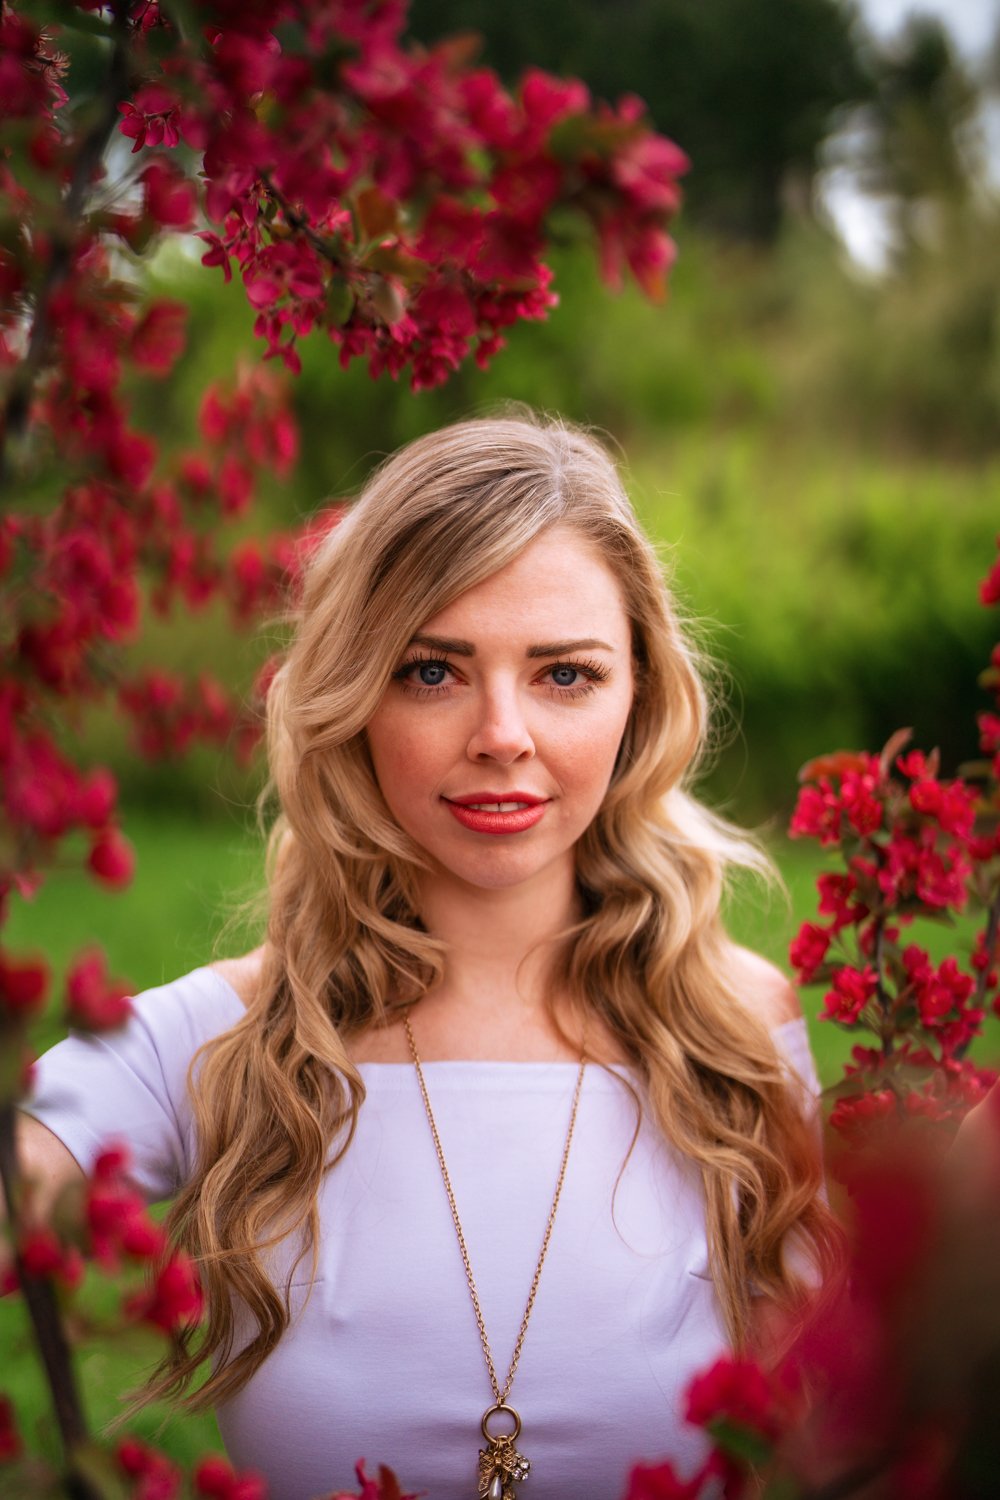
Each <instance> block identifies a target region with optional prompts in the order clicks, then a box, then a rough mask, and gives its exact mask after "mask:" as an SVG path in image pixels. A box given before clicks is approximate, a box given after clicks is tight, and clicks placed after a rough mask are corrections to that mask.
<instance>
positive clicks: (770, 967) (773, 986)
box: [735, 947, 802, 1030]
mask: <svg viewBox="0 0 1000 1500" xmlns="http://www.w3.org/2000/svg"><path fill="white" fill-rule="evenodd" d="M735 952H736V958H737V972H736V981H737V983H738V984H739V985H740V988H741V990H742V993H743V998H744V1000H745V1001H746V1006H747V1009H748V1010H751V1011H753V1013H754V1015H756V1016H759V1017H760V1019H761V1020H762V1021H763V1022H764V1024H765V1026H767V1027H768V1028H769V1029H771V1030H773V1028H774V1027H775V1026H781V1025H782V1024H783V1023H784V1022H785V1021H797V1020H800V1019H801V1017H802V1003H801V1001H800V999H799V994H798V991H797V990H796V988H795V986H794V985H793V984H792V982H791V980H790V979H788V978H786V976H785V975H784V974H782V972H781V970H780V969H779V968H778V966H777V964H773V963H771V961H770V959H767V958H764V957H763V955H762V954H760V953H754V952H753V950H752V949H750V948H740V947H737V948H736V950H735Z"/></svg>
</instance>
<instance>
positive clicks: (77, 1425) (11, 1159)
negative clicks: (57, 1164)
mask: <svg viewBox="0 0 1000 1500" xmlns="http://www.w3.org/2000/svg"><path fill="white" fill-rule="evenodd" d="M0 1182H2V1184H3V1195H4V1198H5V1199H6V1202H7V1216H8V1221H9V1223H10V1228H11V1235H12V1238H13V1242H14V1264H15V1266H16V1268H17V1278H18V1284H19V1286H20V1289H21V1293H22V1295H23V1297H24V1301H25V1306H26V1307H27V1309H28V1316H29V1318H30V1319H31V1326H32V1328H33V1330H34V1335H35V1343H36V1344H37V1346H38V1352H39V1354H40V1355H41V1360H42V1365H43V1367H44V1369H45V1378H46V1380H47V1381H48V1385H49V1390H50V1391H51V1393H52V1406H53V1409H54V1411H55V1415H56V1422H57V1424H58V1427H59V1435H60V1437H61V1438H62V1445H63V1451H64V1454H65V1458H66V1466H67V1472H66V1489H67V1493H68V1495H69V1496H70V1500H102V1496H101V1492H100V1490H98V1489H96V1488H95V1487H94V1485H93V1483H92V1482H91V1480H89V1479H88V1478H87V1477H86V1475H84V1474H81V1473H80V1472H79V1470H78V1469H77V1468H76V1466H75V1462H74V1452H75V1450H76V1449H77V1448H79V1447H80V1446H81V1445H82V1444H83V1443H85V1442H86V1441H87V1437H88V1433H87V1424H86V1420H85V1418H84V1415H83V1407H82V1405H81V1403H80V1393H79V1391H78V1390H77V1385H76V1375H75V1372H74V1369H73V1356H72V1352H71V1350H70V1347H69V1344H68V1342H67V1339H66V1330H65V1328H64V1327H63V1321H62V1315H61V1314H60V1311H59V1303H58V1302H57V1300H56V1295H55V1290H54V1288H53V1286H52V1282H51V1280H50V1279H49V1278H48V1277H47V1276H32V1275H31V1274H30V1273H29V1272H28V1271H27V1270H26V1268H25V1265H24V1258H23V1256H22V1254H21V1250H20V1247H19V1243H18V1241H19V1234H18V1230H19V1227H20V1226H19V1217H20V1205H19V1202H18V1186H19V1172H18V1165H17V1147H16V1142H15V1109H14V1105H13V1104H12V1103H11V1102H10V1101H5V1102H4V1103H2V1104H0Z"/></svg>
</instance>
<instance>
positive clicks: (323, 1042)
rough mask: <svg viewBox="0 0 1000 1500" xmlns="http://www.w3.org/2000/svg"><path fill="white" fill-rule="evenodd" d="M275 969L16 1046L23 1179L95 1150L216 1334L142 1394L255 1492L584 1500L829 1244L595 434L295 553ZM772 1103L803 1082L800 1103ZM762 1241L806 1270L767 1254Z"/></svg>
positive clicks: (664, 603)
mask: <svg viewBox="0 0 1000 1500" xmlns="http://www.w3.org/2000/svg"><path fill="white" fill-rule="evenodd" d="M268 713H269V753H270V766H271V775H272V781H273V786H274V790H275V793H276V796H277V799H278V803H279V805H280V816H279V818H278V821H277V825H276V827H275V830H274V836H273V843H272V861H271V877H270V893H269V903H270V904H269V920H268V926H267V935H266V941H265V943H264V944H263V946H262V947H261V948H260V949H259V950H257V951H256V952H255V953H252V954H248V955H247V956H245V957H244V958H241V959H237V960H232V961H227V962H221V963H216V964H214V965H210V966H208V967H206V968H203V969H199V970H197V971H196V972H195V973H193V974H190V975H188V976H186V977H184V978H182V979H180V980H177V981H175V982H174V983H171V984H167V985H164V986H163V987H161V988H159V989H157V990H153V991H150V992H148V993H147V994H145V995H143V996H140V997H139V998H138V1000H137V1001H136V1003H135V1015H134V1018H133V1019H132V1020H130V1022H129V1023H128V1025H127V1026H126V1027H125V1028H124V1029H123V1030H122V1031H121V1032H119V1033H116V1034H113V1035H109V1036H107V1037H105V1038H102V1039H101V1040H100V1041H99V1042H92V1041H87V1040H81V1039H70V1040H69V1041H67V1042H64V1043H62V1044H61V1045H60V1046H58V1047H56V1048H55V1049H54V1050H53V1051H52V1052H51V1053H50V1054H48V1055H47V1057H46V1058H45V1059H43V1061H42V1064H41V1067H40V1076H39V1081H38V1089H37V1094H36V1096H35V1097H34V1098H33V1099H32V1101H31V1102H30V1104H29V1106H28V1108H29V1109H30V1111H31V1113H32V1114H33V1116H34V1117H35V1118H34V1119H33V1120H29V1121H27V1122H26V1127H25V1132H24V1150H25V1154H26V1156H27V1158H28V1161H29V1164H30V1165H35V1166H41V1167H42V1168H43V1169H44V1170H45V1171H46V1173H47V1175H48V1178H49V1181H50V1184H51V1185H52V1186H53V1187H54V1186H55V1185H57V1184H58V1183H59V1182H60V1181H64V1180H66V1179H68V1178H70V1177H71V1176H72V1175H73V1174H74V1173H77V1172H79V1171H81V1170H84V1171H86V1170H87V1168H88V1167H89V1165H90V1163H91V1161H92V1160H93V1158H94V1155H95V1153H96V1151H97V1149H98V1147H99V1145H100V1144H101V1142H102V1141H103V1140H104V1139H105V1138H107V1137H109V1136H113V1137H117V1138H121V1137H124V1138H125V1140H127V1141H128V1143H129V1145H130V1147H131V1149H132V1153H133V1157H134V1173H135V1179H136V1181H137V1182H138V1184H139V1185H140V1186H141V1187H142V1188H143V1190H144V1191H145V1192H146V1193H148V1195H149V1196H150V1197H151V1198H157V1199H158V1198H164V1197H172V1198H173V1200H174V1201H173V1206H172V1209H171V1216H170V1225H171V1228H172V1232H173V1235H174V1237H175V1238H176V1239H177V1240H178V1241H179V1242H180V1243H181V1244H183V1245H184V1246H186V1247H187V1248H188V1250H189V1251H190V1252H191V1253H192V1254H193V1255H194V1256H195V1257H196V1258H197V1260H198V1262H199V1265H200V1268H201V1274H202V1278H203V1283H204V1286H205V1289H206V1291H207V1295H208V1305H209V1309H210V1316H209V1320H208V1324H207V1329H206V1331H205V1333H204V1336H203V1338H202V1339H201V1341H200V1342H198V1343H197V1344H196V1345H193V1346H191V1347H187V1348H180V1349H178V1350H177V1351H176V1352H175V1354H174V1355H173V1357H172V1358H171V1360H170V1361H169V1362H168V1364H167V1367H166V1368H165V1369H164V1370H163V1371H161V1372H160V1373H159V1375H158V1376H157V1377H156V1378H155V1379H154V1380H153V1382H152V1383H151V1390H152V1391H154V1392H159V1393H162V1392H164V1391H167V1392H172V1393H174V1394H177V1393H180V1392H182V1391H184V1390H185V1389H186V1387H187V1386H188V1384H189V1382H190V1380H191V1377H192V1375H193V1374H194V1371H195V1369H196V1366H197V1365H198V1364H199V1362H200V1360H201V1359H203V1358H204V1357H205V1356H206V1355H207V1356H210V1358H211V1360H212V1374H211V1376H210V1377H209V1379H208V1380H207V1381H206V1382H205V1384H204V1385H202V1387H201V1388H200V1389H199V1390H198V1391H197V1392H196V1394H195V1395H194V1396H193V1397H191V1396H189V1397H188V1399H189V1401H190V1402H191V1404H192V1405H195V1406H198V1407H205V1406H208V1405H214V1406H216V1407H217V1408H218V1416H219V1422H220V1426H221V1429H222V1433H223V1436H224V1439H225V1441H226V1444H227V1446H228V1448H229V1450H230V1453H231V1456H232V1457H233V1459H234V1460H235V1461H237V1462H238V1463H239V1464H240V1465H244V1466H253V1467H255V1468H257V1469H259V1470H261V1471H262V1472H263V1473H264V1474H265V1475H266V1476H267V1478H268V1480H269V1481H270V1485H271V1494H272V1495H273V1496H274V1497H275V1500H308V1497H310V1496H318V1495H323V1494H327V1493H329V1492H330V1491H331V1489H336V1488H338V1487H342V1486H345V1487H346V1486H348V1485H349V1484H350V1483H351V1482H352V1475H353V1466H354V1463H355V1460H356V1459H358V1458H359V1457H362V1456H363V1457H365V1458H367V1459H368V1461H369V1462H370V1463H377V1462H382V1463H387V1464H390V1465H392V1466H393V1467H394V1468H395V1469H396V1470H397V1472H398V1474H399V1475H400V1477H401V1479H403V1480H404V1482H405V1483H406V1485H408V1486H409V1487H411V1488H414V1489H423V1490H426V1491H427V1492H428V1494H429V1495H430V1496H431V1497H432V1500H459V1497H461V1500H468V1497H470V1496H472V1495H474V1494H476V1493H477V1492H478V1493H479V1494H480V1495H483V1496H489V1497H494V1500H495V1497H499V1496H505V1497H510V1496H511V1495H514V1494H518V1493H520V1485H521V1483H522V1481H523V1482H525V1483H527V1485H528V1490H527V1493H528V1494H529V1495H531V1496H532V1497H533V1500H557V1497H568V1496H583V1495H586V1496H593V1497H600V1500H614V1497H616V1496H618V1495H619V1494H621V1493H622V1490H623V1487H624V1482H625V1476H626V1473H627V1471H628V1468H629V1466H630V1464H632V1463H633V1462H634V1461H636V1460H639V1459H641V1458H653V1457H656V1456H662V1455H666V1454H669V1455H671V1456H672V1457H673V1458H674V1459H675V1460H676V1461H677V1462H678V1464H679V1465H681V1466H682V1467H692V1466H694V1465H695V1464H696V1463H697V1461H698V1459H699V1458H700V1456H701V1451H702V1449H701V1438H700V1435H699V1434H698V1433H696V1432H694V1431H693V1430H690V1429H688V1428H687V1427H686V1425H685V1423H684V1421H683V1401H682V1394H683V1391H684V1388H685V1386H686V1384H687V1382H688V1380H689V1378H690V1377H691V1376H692V1375H693V1374H694V1373H695V1372H696V1371H697V1370H698V1369H700V1368H701V1367H703V1366H704V1365H706V1364H707V1363H708V1362H710V1361H711V1360H712V1359H714V1358H715V1357H717V1356H718V1354H719V1353H720V1352H721V1351H722V1350H723V1349H725V1348H726V1347H733V1346H736V1347H740V1346H742V1345H744V1344H745V1343H746V1341H747V1339H748V1337H749V1335H750V1332H751V1330H752V1326H753V1324H754V1320H755V1316H756V1314H757V1311H758V1310H761V1309H765V1310H766V1309H767V1308H769V1307H774V1306H781V1305H786V1304H789V1303H792V1302H794V1301H795V1299H796V1298H797V1297H798V1295H799V1294H800V1291H801V1287H800V1284H799V1274H800V1273H803V1272H804V1273H805V1275H806V1279H808V1278H809V1277H811V1276H815V1275H816V1274H817V1273H818V1274H820V1275H822V1274H823V1269H824V1267H825V1266H827V1265H828V1264H829V1262H830V1259H831V1255H832V1250H833V1246H834V1235H833V1231H832V1228H831V1225H830V1221H829V1219H828V1216H827V1213H826V1210H825V1209H824V1207H823V1203H822V1200H821V1198H820V1196H819V1194H820V1181H821V1171H820V1163H819V1161H818V1158H817V1150H816V1146H815V1134H814V1131H813V1129H812V1125H811V1122H810V1120H809V1119H808V1118H807V1116H808V1109H807V1108H806V1107H805V1105H804V1102H803V1100H804V1091H803V1089H802V1087H801V1080H802V1079H803V1078H804V1079H805V1080H806V1082H807V1083H808V1082H809V1081H811V1079H812V1077H813V1073H812V1065H811V1061H810V1058H809V1052H808V1047H807V1044H806V1040H805V1030H804V1022H803V1020H802V1018H801V1014H800V1011H799V1008H798V1004H797V1001H796V998H795V996H794V994H793V992H792V991H791V989H790V988H789V986H788V984H787V982H786V981H785V980H784V979H783V978H782V976H781V975H780V974H779V973H778V972H777V970H775V969H774V968H773V967H772V966H771V965H770V964H769V963H767V962H766V961H765V960H763V959H761V958H760V957H757V956H755V955H753V954H751V953H749V952H747V951H745V950H742V949H741V948H739V947H737V946H736V945H735V944H734V943H733V942H732V940H731V939H730V938H729V937H728V936H727V935H726V932H725V930H724V928H723V925H722V922H721V920H720V914H719V902H720V896H721V893H722V889H723V880H724V877H725V874H726V871H727V868H729V867H730V866H733V865H744V866H745V865H751V866H753V865H757V864H759V863H760V857H759V855H758V854H757V853H756V851H755V850H754V849H753V847H752V846H751V845H750V844H749V843H748V842H747V841H746V840H745V839H744V838H743V837H742V836H741V835H740V834H739V833H737V832H736V831H735V830H734V829H732V828H730V827H728V826H727V825H725V824H724V823H723V822H721V821H720V820H719V819H718V818H717V817H715V816H713V815H712V814H711V813H709V812H708V811H706V809H705V808H704V807H702V806H701V805H700V804H699V803H698V802H697V801H696V800H694V798H693V797H692V795H691V794H690V792H689V791H688V790H685V786H686V784H687V783H688V782H689V781H690V778H691V776H692V773H693V771H694V769H695V767H696V765H697V762H698V756H699V752H700V750H701V748H702V746H703V744H704V740H705V734H706V700H705V693H704V690H703V687H702V683H701V681H700V680H699V676H698V673H697V671H696V668H695V665H694V662H693V658H692V652H691V649H690V647H689V645H688V644H687V642H686V640H685V637H684V634H683V632H682V630H681V628H680V626H679V624H678V621H677V618H676V614H675V611H674V608H673V606H672V602H671V599H670V596H669V594H668V592H667V591H666V589H665V586H664V583H663V580H662V577H661V573H660V570H659V567H658V565H657V561H656V557H655V554H654V552H653V549H652V548H651V546H650V544H649V542H648V540H647V539H646V538H645V536H644V535H643V534H642V532H641V530H640V529H639V526H638V524H637V522H636V520H635V517H634V515H633V512H632V510H631V508H630V505H629V503H628V500H627V498H626V496H625V493H624V491H623V488H622V485H621V482H620V480H619V477H618V475H617V473H616V470H615V467H614V465H613V463H612V462H611V460H610V458H609V457H608V455H607V453H606V452H605V450H604V449H603V448H602V447H601V446H600V445H599V444H598V443H597V442H596V441H594V440H593V438H591V437H590V436H588V435H587V434H585V433H584V432H582V431H579V430H577V429H575V428H572V427H569V426H567V425H566V424H564V423H561V422H558V421H552V422H550V421H542V420H534V419H528V418H524V417H521V416H516V417H503V418H499V419H489V420H477V421H470V422H464V423H460V424H458V425H456V426H453V427H449V428H446V429H444V430H443V431H440V432H437V433H435V434H433V435H431V436H428V437H424V438H421V439H419V440H418V441H417V442H414V443H412V444H410V445H409V446H408V447H407V448H404V449H403V450H402V451H401V452H400V453H398V454H396V455H395V456H394V457H392V458H391V459H389V460H388V461H387V462H386V463H385V464H384V465H383V466H382V467H381V468H380V469H379V470H378V471H377V472H376V473H375V475H374V476H373V478H372V479H371V480H370V481H369V483H368V485H367V487H366V489H365V491H364V493H363V494H362V496H361V498H360V499H359V500H358V501H357V503H356V504H355V506H354V507H353V510H352V511H351V513H350V515H349V517H348V518H347V519H346V520H345V521H343V522H342V523H341V525H340V526H339V527H338V528H337V529H336V530H335V531H334V532H333V533H332V534H331V535H330V536H329V538H328V539H327V540H326V542H325V543H324V544H323V546H322V547H321V548H320V550H319V551H318V552H317V554H316V556H315V559H314V561H313V563H312V565H311V569H310V572H309V575H308V578H307V581H306V586H305V590H304V596H303V600H302V605H301V611H300V617H299V620H298V623H297V632H296V635H295V639H294V642H293V644H292V646H291V649H290V651H289V654H288V657H287V661H286V664H285V665H284V667H283V670H282V671H281V672H280V674H279V676H278V678H277V679H276V681H275V683H274V686H273V688H272V691H271V693H270V697H269V705H268ZM795 1075H798V1077H797V1078H796V1076H795ZM792 1249H794V1254H791V1253H790V1251H791V1250H792Z"/></svg>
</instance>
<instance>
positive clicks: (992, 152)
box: [820, 0, 1000, 272]
mask: <svg viewBox="0 0 1000 1500" xmlns="http://www.w3.org/2000/svg"><path fill="white" fill-rule="evenodd" d="M857 4H858V9H859V10H860V12H861V15H862V17H863V18H864V20H865V22H866V23H867V25H868V26H869V27H870V28H871V30H872V31H873V32H874V33H875V34H876V36H879V37H891V36H893V35H894V34H895V33H897V32H898V31H899V30H900V28H901V27H902V25H903V23H904V22H905V20H906V17H907V16H908V15H909V14H911V13H912V12H914V11H922V12H924V13H929V14H932V15H937V16H940V17H941V18H942V20H943V21H944V22H945V24H946V25H947V27H948V28H949V30H950V31H951V34H952V36H953V37H954V40H955V42H956V43H957V45H958V48H959V50H960V52H961V53H962V56H963V58H964V59H965V61H966V63H967V64H969V65H970V66H971V67H972V68H975V67H976V65H977V64H981V63H982V61H983V59H984V56H985V54H986V52H987V51H988V49H989V47H990V45H991V44H992V42H993V40H994V38H995V37H996V36H997V34H998V32H1000V0H857ZM982 123H983V129H984V131H985V133H986V139H987V142H988V143H989V156H990V160H991V164H992V167H993V176H994V179H995V180H996V181H998V182H1000V106H997V105H994V106H993V107H992V108H990V109H989V110H988V111H987V113H986V115H985V117H984V119H983V122H982ZM820 196H821V199H822V202H823V204H824V206H825V207H826V209H827V211H828V213H829V214H830V216H831V217H832V218H833V221H834V223H835V224H836V226H837V228H838V230H839V231H840V235H841V237H842V239H843V240H844V243H845V245H846V246H847V249H848V251H849V252H850V254H851V256H852V258H853V259H854V260H855V261H856V262H857V263H858V265H859V266H862V267H864V268H865V269H867V270H871V271H876V272H877V271H879V270H880V269H881V268H882V267H883V266H884V265H885V263H886V256H887V250H888V243H889V238H888V236H889V230H888V219H887V215H886V213H885V210H884V209H883V208H880V206H879V205H878V204H877V203H875V202H874V201H873V200H872V199H871V198H869V197H866V196H865V195H864V194H862V193H860V192H859V191H858V189H857V187H856V186H855V184H854V181H853V179H852V176H851V174H850V173H849V172H847V171H845V170H843V169H838V170H836V171H830V172H827V173H825V174H824V175H823V177H822V179H821V185H820Z"/></svg>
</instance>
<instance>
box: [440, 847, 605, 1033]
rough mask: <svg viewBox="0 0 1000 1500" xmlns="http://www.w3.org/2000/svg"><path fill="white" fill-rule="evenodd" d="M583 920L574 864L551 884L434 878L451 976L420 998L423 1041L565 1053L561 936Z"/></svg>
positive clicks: (550, 874)
mask: <svg viewBox="0 0 1000 1500" xmlns="http://www.w3.org/2000/svg"><path fill="white" fill-rule="evenodd" d="M578 915H579V898H578V895H577V891H576V881H575V875H574V871H573V867H572V865H571V864H570V863H569V862H567V863H566V865H565V867H560V868H559V869H558V870H557V871H547V872H546V880H545V882H544V886H542V885H541V884H540V883H536V882H529V883H527V884H525V885H519V886H517V887H514V888H507V889H500V890H495V889H483V888H481V887H470V886H467V885H464V884H462V883H461V882H459V881H456V880H455V879H454V878H453V877H451V876H449V875H440V874H435V875H430V876H427V877H426V879H425V881H424V883H423V886H422V889H421V916H422V918H423V922H424V925H425V926H426V928H427V930H428V931H429V932H431V933H433V935H434V936H435V937H436V938H440V939H441V940H442V941H443V943H444V944H445V947H446V959H445V970H444V975H443V977H442V979H441V981H440V983H438V984H436V985H435V986H434V987H433V988H432V989H431V990H429V991H428V993H427V994H426V995H425V996H424V997H423V999H422V1000H421V1001H420V1005H419V1007H418V1011H417V1013H416V1015H415V1018H414V1023H415V1029H416V1031H417V1035H418V1041H419V1039H420V1036H421V1034H422V1035H423V1037H424V1039H425V1044H426V1045H428V1046H430V1047H433V1048H435V1049H436V1050H442V1051H444V1050H447V1051H455V1050H456V1049H457V1050H460V1051H462V1052H463V1053H464V1054H465V1055H467V1056H472V1055H476V1054H477V1053H484V1052H485V1053H487V1054H490V1055H502V1054H503V1053H505V1052H506V1051H508V1049H517V1048H519V1047H525V1046H527V1047H529V1048H530V1049H531V1050H532V1051H539V1052H540V1053H541V1054H542V1055H545V1054H546V1052H547V1051H550V1050H552V1049H553V1048H559V1049H560V1051H562V1050H565V1043H560V1041H559V1039H558V1033H557V1031H556V1030H555V1028H554V1027H553V1025H552V1021H551V1011H550V1004H551V1003H553V1002H556V1008H557V1012H558V1013H560V1014H562V1010H561V1008H560V1007H559V1006H558V1001H559V998H560V997H558V996H553V995H551V994H550V989H551V986H550V982H549V975H550V973H551V964H552V960H553V957H554V952H555V939H556V937H557V935H558V934H559V933H560V932H561V931H564V930H565V928H566V927H567V926H569V925H570V924H571V923H572V922H573V921H574V920H575V919H576V918H577V916H578Z"/></svg>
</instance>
